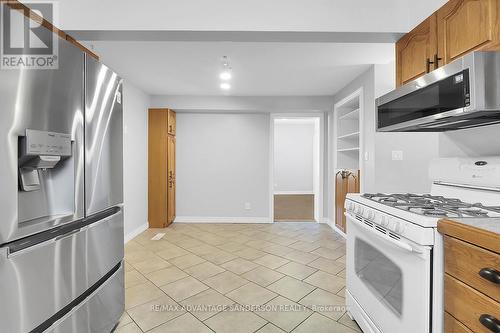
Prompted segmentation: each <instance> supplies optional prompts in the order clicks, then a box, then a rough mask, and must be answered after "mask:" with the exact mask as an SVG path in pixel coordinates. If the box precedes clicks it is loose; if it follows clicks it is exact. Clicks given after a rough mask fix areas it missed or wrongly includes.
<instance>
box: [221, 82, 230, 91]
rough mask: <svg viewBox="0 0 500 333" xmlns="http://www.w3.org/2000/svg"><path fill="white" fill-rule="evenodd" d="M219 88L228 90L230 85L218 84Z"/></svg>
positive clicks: (225, 83)
mask: <svg viewBox="0 0 500 333" xmlns="http://www.w3.org/2000/svg"><path fill="white" fill-rule="evenodd" d="M220 88H221V89H222V90H229V89H231V85H230V84H229V83H227V82H223V83H221V84H220Z"/></svg>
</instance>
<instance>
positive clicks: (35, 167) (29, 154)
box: [19, 129, 71, 192]
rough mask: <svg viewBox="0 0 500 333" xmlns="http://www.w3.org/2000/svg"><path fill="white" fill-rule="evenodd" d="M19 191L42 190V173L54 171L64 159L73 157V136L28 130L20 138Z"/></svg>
mask: <svg viewBox="0 0 500 333" xmlns="http://www.w3.org/2000/svg"><path fill="white" fill-rule="evenodd" d="M19 143H20V144H19V145H20V147H19V189H20V190H21V191H26V192H28V191H36V190H39V189H40V172H41V171H42V170H47V169H53V168H55V167H56V166H57V165H58V164H59V162H61V161H62V160H63V159H65V158H67V157H70V156H71V135H70V134H64V133H55V132H46V131H37V130H31V129H27V130H26V135H25V136H23V137H21V138H20V142H19Z"/></svg>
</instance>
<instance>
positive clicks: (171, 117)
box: [168, 110, 175, 136]
mask: <svg viewBox="0 0 500 333" xmlns="http://www.w3.org/2000/svg"><path fill="white" fill-rule="evenodd" d="M168 134H170V135H174V136H175V112H174V111H172V110H168Z"/></svg>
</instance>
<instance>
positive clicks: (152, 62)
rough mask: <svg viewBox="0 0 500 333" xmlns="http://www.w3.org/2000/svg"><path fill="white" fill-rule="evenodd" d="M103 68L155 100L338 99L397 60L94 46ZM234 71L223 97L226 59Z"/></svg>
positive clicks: (165, 45)
mask: <svg viewBox="0 0 500 333" xmlns="http://www.w3.org/2000/svg"><path fill="white" fill-rule="evenodd" d="M90 44H92V45H93V47H94V50H95V51H96V52H97V53H98V54H99V55H100V56H101V59H102V60H103V62H104V63H106V64H108V65H109V66H110V67H112V68H113V69H115V70H116V71H117V72H118V73H120V74H121V75H122V76H123V77H124V78H126V79H128V80H130V81H131V82H133V83H134V84H135V85H137V86H138V87H139V88H141V89H143V90H144V91H145V92H147V93H149V94H152V95H225V94H229V95H242V96H277V95H282V96H301V95H302V96H304V95H333V94H334V93H335V92H337V91H338V90H339V89H340V88H342V87H343V86H345V85H346V83H348V82H349V81H351V80H352V79H354V78H355V77H356V76H358V75H360V74H361V73H362V72H364V71H365V70H367V69H368V67H369V64H380V63H381V64H384V63H388V62H391V61H393V59H394V45H393V44H376V43H369V44H353V43H349V44H342V43H231V42H110V41H99V42H91V43H90ZM223 55H227V56H228V57H229V59H230V62H231V66H232V68H233V71H232V72H233V73H232V74H233V78H232V80H231V85H232V88H231V90H230V91H229V92H227V93H226V92H223V91H221V89H220V88H219V83H220V79H219V78H218V75H219V72H220V68H221V65H220V63H221V58H222V56H223Z"/></svg>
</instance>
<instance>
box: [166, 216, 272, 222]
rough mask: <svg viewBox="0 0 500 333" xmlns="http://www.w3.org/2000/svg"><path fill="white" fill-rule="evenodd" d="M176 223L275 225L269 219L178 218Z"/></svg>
mask: <svg viewBox="0 0 500 333" xmlns="http://www.w3.org/2000/svg"><path fill="white" fill-rule="evenodd" d="M174 222H176V223H273V221H272V220H271V219H270V218H269V217H267V216H266V217H214V216H177V217H176V218H175V220H174Z"/></svg>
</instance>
